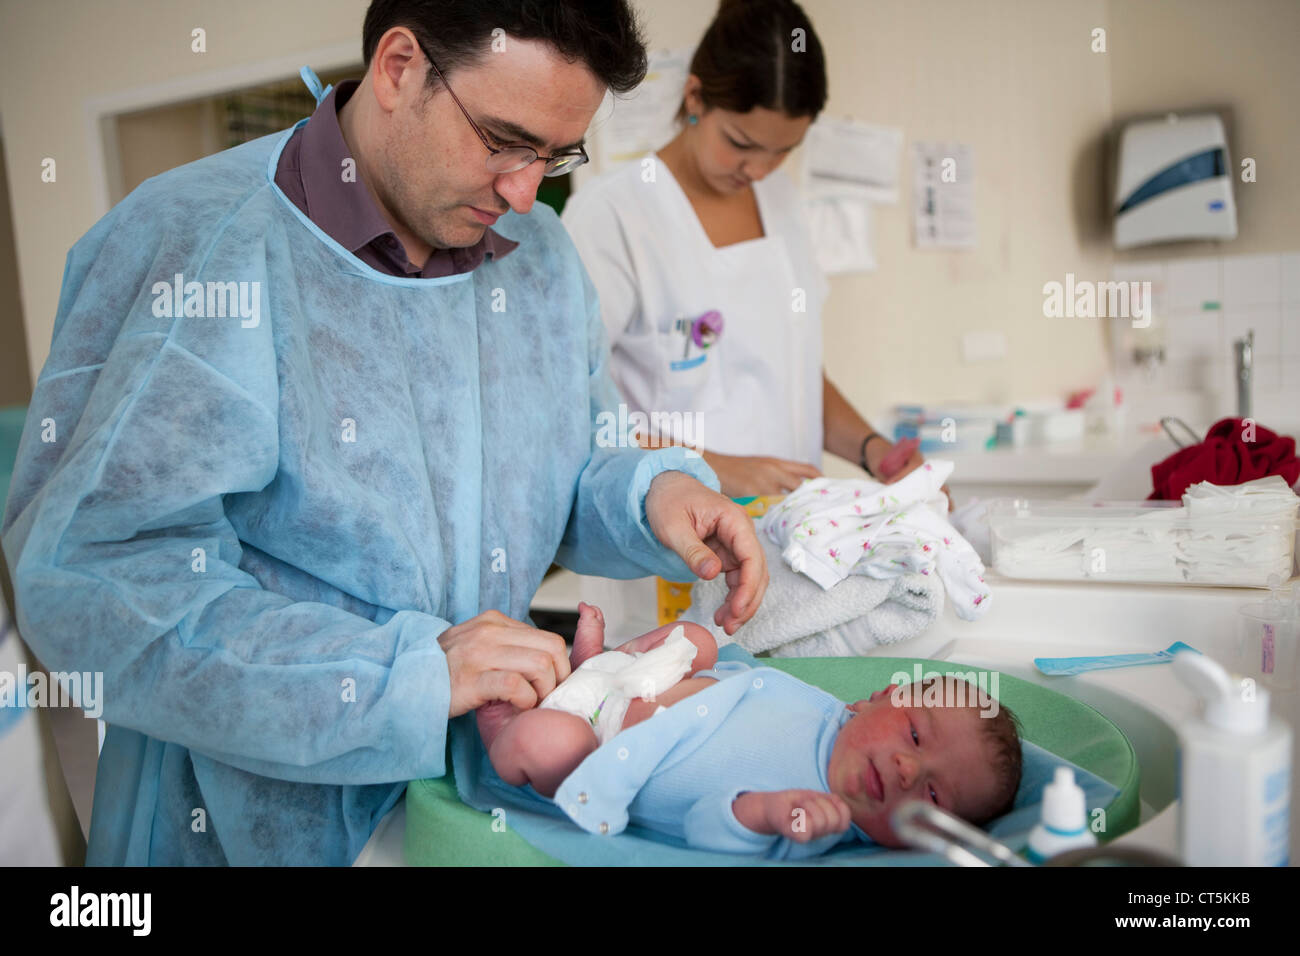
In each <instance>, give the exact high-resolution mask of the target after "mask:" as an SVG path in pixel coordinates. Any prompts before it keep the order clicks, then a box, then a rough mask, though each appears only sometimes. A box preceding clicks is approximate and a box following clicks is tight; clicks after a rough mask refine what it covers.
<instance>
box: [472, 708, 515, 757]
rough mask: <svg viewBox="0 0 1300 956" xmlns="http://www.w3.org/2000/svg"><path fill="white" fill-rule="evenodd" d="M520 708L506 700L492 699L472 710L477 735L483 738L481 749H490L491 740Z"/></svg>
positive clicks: (495, 737) (513, 717) (512, 718)
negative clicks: (476, 725) (476, 726)
mask: <svg viewBox="0 0 1300 956" xmlns="http://www.w3.org/2000/svg"><path fill="white" fill-rule="evenodd" d="M519 713H520V710H519V708H518V707H516V706H515V705H514V704H512V703H510V701H508V700H494V701H492V702H491V703H488V704H484V705H483V706H482V707H480V708H479V709H478V710H476V711H475V712H474V718H475V720H476V721H477V722H478V735H479V736H480V737H482V738H483V749H484V750H488V751H490V750H491V749H492V741H494V740H496V739H497V736H498V735H499V734H500V733H501V731H503V730H505V729H506V724H508V723H510V721H512V720H514V719H515V718H516V717H517V716H519Z"/></svg>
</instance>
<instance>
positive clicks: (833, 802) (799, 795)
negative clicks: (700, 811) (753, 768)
mask: <svg viewBox="0 0 1300 956" xmlns="http://www.w3.org/2000/svg"><path fill="white" fill-rule="evenodd" d="M731 812H732V813H734V814H735V815H736V819H737V820H738V821H739V822H740V825H741V826H743V827H744V828H745V829H747V830H752V831H754V832H755V833H765V834H769V835H776V836H783V837H786V838H787V839H790V840H794V842H796V843H808V842H811V841H812V840H816V839H817V838H818V837H824V836H830V835H831V834H834V833H843V832H844V831H845V830H847V829H848V828H849V825H850V824H851V823H852V822H853V817H852V814H851V813H850V811H849V805H848V804H847V803H845V802H844V801H843V799H841V798H840V797H837V796H836V795H835V794H833V793H823V792H821V791H820V790H774V791H771V792H768V793H760V792H757V791H750V792H749V793H742V794H741V795H740V796H738V797H737V798H736V799H735V800H734V801H733V802H732V804H731Z"/></svg>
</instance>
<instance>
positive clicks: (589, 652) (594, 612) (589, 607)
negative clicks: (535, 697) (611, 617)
mask: <svg viewBox="0 0 1300 956" xmlns="http://www.w3.org/2000/svg"><path fill="white" fill-rule="evenodd" d="M604 649H605V616H604V615H603V614H601V613H600V608H598V607H596V605H594V604H584V603H583V602H581V601H579V602H578V627H577V630H576V631H575V633H574V635H573V651H572V653H570V654H569V667H570V669H571V670H575V671H576V670H577V669H578V668H579V667H581V666H582V662H583V661H585V660H587V658H589V657H595V656H596V655H597V654H599V653H600V652H601V651H603V650H604ZM539 703H540V702H539ZM521 713H523V711H520V709H519V708H518V707H516V706H515V705H514V704H512V703H510V702H509V701H508V700H494V701H492V702H491V703H488V704H484V705H483V706H482V707H480V708H479V709H478V711H477V713H476V714H475V717H476V718H477V721H478V733H479V736H480V737H481V738H483V746H484V747H486V748H487V750H488V753H489V755H490V754H491V752H492V744H493V743H494V742H495V741H496V739H497V737H498V736H499V735H500V734H501V732H502V731H503V730H505V729H506V727H508V726H509V725H510V723H511V722H512V721H514V719H515V718H516V717H518V716H520V714H521ZM494 766H495V765H494ZM500 772H501V771H500V770H498V771H497V773H500Z"/></svg>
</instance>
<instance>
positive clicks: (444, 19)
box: [361, 0, 646, 93]
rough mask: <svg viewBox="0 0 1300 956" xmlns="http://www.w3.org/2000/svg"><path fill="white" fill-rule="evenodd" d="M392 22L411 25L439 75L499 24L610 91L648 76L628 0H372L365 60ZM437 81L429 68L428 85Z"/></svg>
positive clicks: (485, 42)
mask: <svg viewBox="0 0 1300 956" xmlns="http://www.w3.org/2000/svg"><path fill="white" fill-rule="evenodd" d="M393 27H406V28H407V29H408V30H410V31H411V32H412V33H414V34H415V36H416V37H417V38H418V39H419V41H420V42H421V43H423V44H424V45H425V46H426V47H428V49H429V52H430V53H431V54H432V55H433V56H434V58H435V60H434V62H435V63H437V64H438V69H439V70H440V71H441V72H442V73H443V75H444V76H449V75H450V74H451V73H452V72H454V71H455V70H456V69H457V67H462V66H469V65H472V64H474V63H476V62H477V61H478V60H480V59H481V58H482V57H483V56H485V55H486V54H487V53H488V52H489V50H490V49H491V43H492V39H493V32H492V31H494V30H496V29H498V28H499V29H501V30H503V31H504V32H505V35H506V36H509V37H513V38H515V39H519V40H543V41H545V42H547V43H549V44H550V45H551V46H553V47H554V48H555V49H556V50H557V51H558V52H559V54H560V55H561V56H563V57H564V58H565V59H566V60H568V61H569V62H570V63H573V62H576V61H578V60H581V61H582V62H583V63H585V64H586V65H587V67H588V68H589V69H590V70H591V72H592V73H594V74H595V75H596V77H597V78H598V79H599V80H600V81H601V82H602V83H604V84H605V85H606V86H607V87H609V88H610V89H611V90H613V91H614V92H615V93H626V92H628V91H629V90H632V89H634V88H635V87H636V86H637V85H638V84H640V82H641V81H642V80H643V79H645V73H646V52H645V41H644V40H643V39H642V37H641V31H640V27H639V25H638V24H637V21H636V16H635V15H634V14H633V13H632V10H631V8H630V7H629V6H628V4H627V0H373V2H372V3H371V4H370V9H368V10H367V11H366V21H365V26H364V27H362V30H361V52H362V56H363V57H364V59H365V64H366V66H367V67H368V66H370V58H371V57H372V56H373V55H374V53H375V48H376V47H377V46H379V40H380V38H381V37H382V36H383V35H384V34H385V33H387V32H388V31H389V30H391V29H392V28H393ZM437 85H438V82H437V77H435V76H434V73H433V71H432V70H430V71H429V86H430V87H436V86H437Z"/></svg>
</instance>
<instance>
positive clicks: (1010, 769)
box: [911, 674, 1024, 826]
mask: <svg viewBox="0 0 1300 956" xmlns="http://www.w3.org/2000/svg"><path fill="white" fill-rule="evenodd" d="M943 679H944V680H945V682H946V681H950V680H951V681H957V682H959V683H961V684H964V685H965V687H964V688H962V689H961V691H960V694H961V696H960V697H957V698H956V699H958V700H967V701H970V703H969V704H968V705H967V708H968V709H969V710H972V711H976V712H977V716H976V719H977V720H978V721H979V723H980V727H981V729H982V730H983V731H984V735H983V736H984V741H985V744H986V749H987V752H988V754H989V757H990V759H989V766H990V767H991V768H992V770H993V775H994V777H995V778H996V780H997V786H998V792H997V793H996V794H994V795H993V797H992V807H993V809H992V810H991V811H989V812H988V814H987V815H986V816H984V817H983V818H982V819H978V820H968V821H967V822H968V823H974V824H976V825H977V826H983V825H984V824H986V823H988V822H990V821H992V820H996V819H997V818H998V817H1000V816H1004V815H1005V814H1008V813H1010V812H1011V811H1012V809H1013V808H1014V807H1015V803H1016V794H1017V793H1018V792H1019V791H1020V778H1021V775H1022V773H1023V771H1024V754H1023V752H1022V751H1021V749H1020V731H1021V726H1020V719H1019V718H1018V717H1017V716H1016V715H1015V714H1013V713H1012V712H1011V708H1010V707H1008V706H1006V705H1005V704H1003V703H1002V702H1001V701H997V713H995V714H993V715H992V716H989V717H985V716H984V714H983V713H979V711H983V710H985V709H987V708H988V707H989V705H990V704H992V703H993V702H994V701H995V698H994V697H993V696H992V695H990V694H988V692H986V691H985V690H983V689H982V688H980V687H978V686H977V685H975V684H973V683H971V682H970V681H969V680H966V679H964V678H962V677H960V676H958V675H956V674H948V675H945V677H944V678H943ZM937 680H939V678H937V677H929V678H926V679H925V680H923V681H921V682H920V684H919V685H917V686H919V688H920V690H919V691H915V690H914V691H912V692H911V693H912V694H913V695H914V696H913V697H912V699H913V700H918V701H919V700H921V699H922V698H923V697H924V693H925V692H926V691H927V690H929V689H930V688H931V686H932V685H933V684H934V683H935V682H936V681H937Z"/></svg>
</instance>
